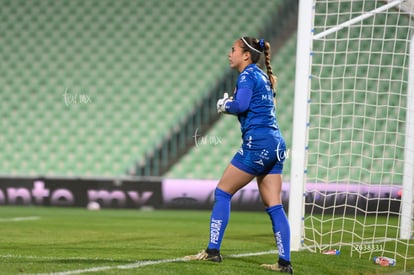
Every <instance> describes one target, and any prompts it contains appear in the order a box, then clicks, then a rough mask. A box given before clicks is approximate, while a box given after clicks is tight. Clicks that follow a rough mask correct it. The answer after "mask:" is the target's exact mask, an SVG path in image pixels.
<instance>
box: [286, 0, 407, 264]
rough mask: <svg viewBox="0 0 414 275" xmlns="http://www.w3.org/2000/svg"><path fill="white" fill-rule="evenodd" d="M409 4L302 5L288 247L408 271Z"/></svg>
mask: <svg viewBox="0 0 414 275" xmlns="http://www.w3.org/2000/svg"><path fill="white" fill-rule="evenodd" d="M302 2H303V3H302ZM308 2H313V3H308ZM412 3H413V2H411V1H388V2H387V1H363V0H341V1H338V0H317V1H301V4H300V6H301V7H300V14H299V17H300V19H299V30H298V56H297V59H298V61H297V62H298V63H297V67H300V68H297V73H296V91H295V114H294V115H295V118H294V119H295V121H294V124H295V125H294V140H293V148H292V175H291V178H292V183H291V197H290V201H291V202H290V209H289V219H290V222H291V227H292V230H293V232H292V243H293V245H292V247H295V244H296V246H297V245H298V244H299V242H300V244H299V245H300V249H307V250H311V251H314V252H318V253H319V252H322V251H324V250H330V249H338V250H340V251H341V254H344V253H345V254H349V255H351V256H359V257H361V258H366V259H367V260H372V258H373V257H374V256H387V257H391V258H394V259H396V260H397V265H398V266H400V267H401V268H403V269H405V270H406V269H407V268H408V269H410V270H411V269H413V270H414V264H413V261H414V240H413V239H412V236H413V229H412V219H413V195H412V194H413V182H414V177H413V170H414V119H413V116H414V86H413V84H412V83H411V81H414V74H413V71H414V67H412V68H410V55H413V56H414V51H412V50H411V51H412V52H411V54H410V47H411V48H414V44H413V45H412V44H411V43H412V42H411V38H412V35H413V30H414V29H413V25H414V21H413V18H412V17H411V13H414V9H413V6H412ZM305 9H307V10H305ZM305 13H306V14H308V15H309V16H305ZM411 66H414V63H413V64H411ZM304 110H306V111H304ZM305 125H306V127H303V126H305ZM298 128H301V129H303V128H305V130H298ZM300 131H304V132H300ZM302 174H303V175H302ZM297 186H302V187H301V188H302V189H301V188H298V187H297ZM295 196H296V197H295ZM296 201H302V202H303V205H304V207H303V209H300V211H301V213H300V214H301V216H302V217H299V216H298V215H299V213H298V211H297V210H293V208H296V209H297V208H298V207H297V205H295V202H296ZM291 214H292V217H291V216H290V215H291ZM298 224H300V228H301V231H300V232H296V231H297V230H296V229H295V226H297V225H298ZM299 235H300V236H299ZM298 238H300V240H298Z"/></svg>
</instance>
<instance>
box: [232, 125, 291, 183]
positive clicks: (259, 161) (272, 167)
mask: <svg viewBox="0 0 414 275" xmlns="http://www.w3.org/2000/svg"><path fill="white" fill-rule="evenodd" d="M286 158H287V151H286V144H285V140H284V139H283V137H282V135H281V134H280V132H279V131H275V132H274V133H270V134H262V135H246V136H245V137H244V138H243V144H242V145H241V147H240V149H239V151H238V152H237V153H236V154H235V155H234V157H233V159H232V160H231V164H233V165H234V166H236V167H237V168H239V169H240V170H242V171H244V172H246V173H249V174H251V175H255V176H262V175H267V174H282V172H283V163H284V161H285V159H286Z"/></svg>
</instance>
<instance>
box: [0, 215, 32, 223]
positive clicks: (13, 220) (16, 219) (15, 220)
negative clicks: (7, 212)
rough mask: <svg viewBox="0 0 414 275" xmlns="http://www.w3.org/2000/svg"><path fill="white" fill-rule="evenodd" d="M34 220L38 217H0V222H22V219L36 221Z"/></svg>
mask: <svg viewBox="0 0 414 275" xmlns="http://www.w3.org/2000/svg"><path fill="white" fill-rule="evenodd" d="M36 220H40V217H38V216H31V217H13V218H0V222H24V221H36Z"/></svg>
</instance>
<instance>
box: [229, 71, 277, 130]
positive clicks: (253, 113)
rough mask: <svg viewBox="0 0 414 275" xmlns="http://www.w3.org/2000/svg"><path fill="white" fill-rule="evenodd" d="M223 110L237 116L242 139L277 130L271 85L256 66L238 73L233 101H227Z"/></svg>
mask: <svg viewBox="0 0 414 275" xmlns="http://www.w3.org/2000/svg"><path fill="white" fill-rule="evenodd" d="M225 108H226V111H227V112H228V113H230V114H234V115H237V117H238V119H239V122H240V127H241V132H242V137H245V136H247V135H250V134H254V135H261V134H269V133H271V132H274V131H275V130H278V129H279V126H278V124H277V119H276V114H275V106H274V98H273V90H272V88H271V83H270V81H269V78H268V76H267V75H266V74H265V73H264V72H263V71H262V70H261V69H260V68H259V67H258V66H257V65H256V64H250V65H248V66H247V67H246V68H245V69H244V70H243V71H242V72H241V73H240V75H239V77H238V79H237V84H236V89H235V92H234V95H233V101H228V102H227V103H226V106H225ZM253 131H254V132H253Z"/></svg>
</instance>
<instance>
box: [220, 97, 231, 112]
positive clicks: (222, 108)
mask: <svg viewBox="0 0 414 275" xmlns="http://www.w3.org/2000/svg"><path fill="white" fill-rule="evenodd" d="M229 100H230V101H231V100H232V98H231V97H229V94H228V93H224V95H223V98H220V99H219V100H217V113H226V102H227V101H229Z"/></svg>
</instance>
